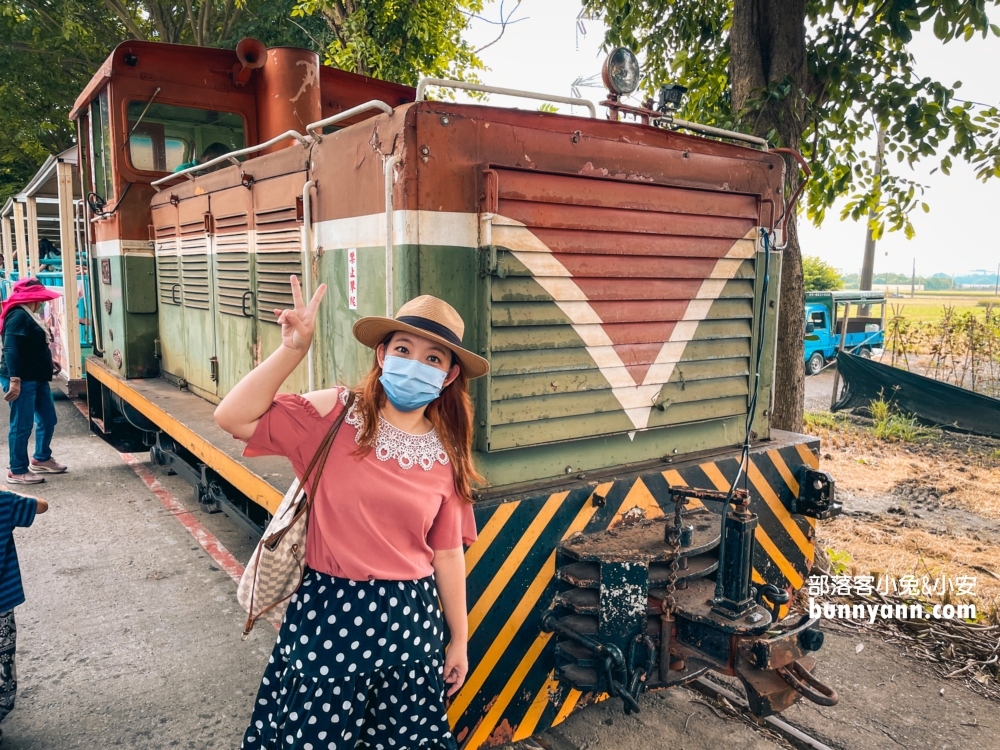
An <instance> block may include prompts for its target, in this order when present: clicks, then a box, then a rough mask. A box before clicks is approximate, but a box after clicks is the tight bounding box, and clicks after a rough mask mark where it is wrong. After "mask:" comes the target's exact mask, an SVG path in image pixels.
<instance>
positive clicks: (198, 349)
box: [177, 195, 218, 400]
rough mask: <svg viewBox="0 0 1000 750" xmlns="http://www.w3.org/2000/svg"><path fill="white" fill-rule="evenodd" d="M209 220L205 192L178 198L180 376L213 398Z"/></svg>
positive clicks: (215, 373)
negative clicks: (181, 325)
mask: <svg viewBox="0 0 1000 750" xmlns="http://www.w3.org/2000/svg"><path fill="white" fill-rule="evenodd" d="M210 223H211V219H210V213H209V197H208V196H207V195H195V196H192V197H190V198H184V199H181V200H180V201H179V202H178V204H177V234H178V242H179V252H180V277H181V278H180V286H181V307H182V308H183V326H184V331H183V338H182V339H181V340H182V341H183V342H184V379H185V380H186V381H187V387H188V389H189V390H190V391H192V392H193V393H197V394H198V395H199V396H202V397H207V398H210V399H212V400H215V398H216V397H217V393H218V389H217V381H218V360H217V359H216V356H215V351H216V346H215V313H214V308H215V295H213V294H212V289H213V288H214V287H215V284H214V279H213V268H212V263H211V262H210V252H211V242H210V234H209V229H210V227H209V225H210Z"/></svg>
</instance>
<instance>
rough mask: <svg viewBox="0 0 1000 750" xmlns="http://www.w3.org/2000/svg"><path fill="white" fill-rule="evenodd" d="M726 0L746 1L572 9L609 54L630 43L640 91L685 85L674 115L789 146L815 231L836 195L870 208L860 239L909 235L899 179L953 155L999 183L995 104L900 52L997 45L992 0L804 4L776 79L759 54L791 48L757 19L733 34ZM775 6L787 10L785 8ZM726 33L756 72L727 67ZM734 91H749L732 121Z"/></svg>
mask: <svg viewBox="0 0 1000 750" xmlns="http://www.w3.org/2000/svg"><path fill="white" fill-rule="evenodd" d="M735 2H746V0H732V1H731V2H730V1H729V0H706V1H705V2H696V1H695V0H632V4H631V7H630V11H631V12H630V13H624V12H623V9H624V6H623V4H622V3H621V2H620V1H619V0H585V3H584V4H585V7H587V8H588V9H589V10H591V11H597V12H601V11H603V12H604V13H605V22H606V23H607V24H608V27H609V30H608V34H607V39H606V41H607V43H608V44H609V45H612V44H620V43H623V42H624V40H629V41H630V42H631V44H630V45H629V46H631V47H632V48H633V49H636V50H640V49H641V50H643V51H644V52H645V60H646V62H645V71H646V75H647V79H646V85H647V86H648V88H649V89H650V90H653V89H655V88H656V87H657V86H658V85H659V84H661V83H664V82H668V81H671V82H677V83H680V84H683V85H685V86H687V87H688V89H689V93H688V96H687V99H686V101H685V105H684V111H683V113H682V115H681V116H682V117H685V118H686V119H690V120H694V121H697V122H702V123H705V124H713V125H718V126H720V127H726V128H731V129H735V130H744V131H750V132H753V133H755V134H757V135H762V136H766V137H767V138H768V139H769V140H772V142H774V143H775V144H776V145H791V146H793V147H797V148H799V150H800V151H801V152H802V154H803V155H804V156H805V157H806V159H807V160H808V161H809V163H810V167H811V168H812V170H813V177H812V179H811V180H810V181H809V183H808V184H807V186H806V191H805V194H804V206H803V209H804V211H805V213H806V215H807V216H808V217H809V218H810V219H811V220H812V221H814V222H816V223H819V222H821V221H822V220H823V218H824V217H825V216H826V211H827V209H828V208H829V207H830V206H831V205H833V203H834V202H835V201H837V200H838V199H840V198H846V199H847V200H846V202H845V207H844V210H843V212H842V215H843V216H845V217H848V216H849V217H852V218H855V219H863V218H866V217H867V216H868V215H869V213H870V212H873V214H874V216H875V220H874V225H873V231H876V232H878V233H881V232H882V231H885V230H889V231H902V232H904V233H905V234H906V235H907V236H912V234H913V226H912V224H911V222H910V220H909V219H908V215H909V213H910V212H911V211H912V210H914V209H915V208H916V207H917V206H918V205H919V206H920V207H921V209H922V210H927V208H926V206H927V204H926V203H924V202H923V201H922V200H921V199H920V196H921V195H922V194H923V186H922V185H919V184H917V183H915V182H914V181H913V180H912V179H911V178H910V177H909V175H910V173H911V171H910V170H911V168H912V167H913V166H915V165H916V164H918V163H920V162H921V161H924V160H927V159H936V160H937V161H938V164H937V166H936V168H939V169H940V170H941V171H942V172H943V173H945V174H949V173H950V171H951V167H952V164H953V160H954V159H962V160H964V161H966V162H968V163H970V164H971V165H973V167H974V168H975V170H976V174H977V176H978V177H979V178H980V179H982V180H986V179H989V178H990V177H993V176H998V175H1000V112H998V108H997V107H992V106H981V105H975V104H972V103H970V102H966V101H963V100H961V99H958V98H956V94H955V92H956V91H957V90H958V89H959V87H960V86H961V82H960V81H956V82H955V83H954V84H952V86H951V87H949V86H947V85H946V84H944V83H942V82H939V81H935V80H932V79H930V78H926V77H920V76H918V75H917V73H916V69H915V66H914V60H913V56H912V55H911V54H910V52H909V50H908V47H907V45H908V44H909V42H910V41H911V40H912V37H913V33H914V32H915V31H918V30H920V29H922V28H925V27H926V26H928V25H929V26H930V27H931V29H932V30H933V34H934V36H935V37H936V38H937V39H939V40H940V41H941V42H942V43H951V44H958V43H959V42H960V40H967V39H971V38H972V36H974V35H975V34H977V33H978V34H981V35H983V36H986V35H988V34H990V33H991V32H992V34H993V35H994V36H1000V26H998V25H996V24H992V23H990V22H989V18H988V16H987V9H990V10H993V9H994V8H995V6H996V5H997V4H998V0H976V2H971V3H970V2H967V1H966V0H878V1H876V0H805V2H806V5H805V23H804V24H803V25H802V28H801V31H800V32H798V33H799V34H801V36H800V37H799V39H804V41H805V56H806V59H805V71H804V72H803V74H801V75H799V74H795V75H788V74H779V75H777V76H775V75H774V74H773V73H771V72H769V66H768V60H767V56H768V55H776V54H778V53H777V52H775V53H772V52H770V51H771V50H779V49H782V48H787V47H789V46H792V47H794V45H795V40H793V39H791V38H790V37H787V36H786V37H779V36H777V31H776V30H775V31H774V33H775V36H774V37H769V36H767V33H768V29H769V28H772V25H769V24H767V23H762V22H759V21H758V22H755V25H754V27H753V28H742V29H740V28H736V29H734V28H733V23H734V18H744V17H749V16H746V15H744V16H734V3H735ZM786 2H787V4H788V7H787V12H789V13H791V12H793V10H794V8H795V7H796V6H795V3H794V2H793V0H786ZM799 7H801V6H799ZM755 12H756V13H760V12H762V11H761V10H760V9H758V10H757V11H755ZM779 12H780V11H779ZM744 13H746V11H744ZM753 17H755V18H756V16H753ZM786 31H787V30H786ZM737 33H739V34H742V35H744V36H741V37H740V38H741V39H743V40H749V43H751V44H754V45H756V46H757V48H758V49H759V50H760V54H761V56H762V59H761V68H760V70H759V71H746V70H740V71H733V70H732V62H731V54H730V42H731V40H732V38H733V35H734V34H737ZM772 67H773V66H772ZM733 75H740V76H743V77H744V79H743V80H734V79H733V78H732V77H731V76H733ZM748 75H760V76H761V78H762V80H763V82H760V81H756V82H755V81H753V80H748V79H747V76H748ZM738 85H742V86H744V87H746V86H748V85H750V86H751V87H752V89H753V91H752V93H751V95H750V96H749V97H747V98H746V102H745V103H744V106H743V107H742V109H740V110H739V111H733V109H732V91H733V89H734V87H736V86H738ZM876 124H877V126H878V127H881V128H884V130H885V134H886V135H885V139H886V144H885V158H884V159H883V164H882V168H883V174H882V177H881V178H878V177H877V176H876V171H877V170H876V169H875V165H876V160H875V137H874V136H875V132H876Z"/></svg>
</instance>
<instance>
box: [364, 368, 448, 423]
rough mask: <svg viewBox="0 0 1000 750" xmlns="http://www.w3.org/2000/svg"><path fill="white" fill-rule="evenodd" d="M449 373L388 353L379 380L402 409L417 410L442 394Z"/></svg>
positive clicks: (393, 402)
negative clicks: (442, 387)
mask: <svg viewBox="0 0 1000 750" xmlns="http://www.w3.org/2000/svg"><path fill="white" fill-rule="evenodd" d="M447 375H448V373H446V372H445V371H444V370H439V369H438V368H436V367H431V366H430V365H425V364H424V363H423V362H417V360H415V359H405V358H403V357H392V356H387V357H386V358H385V364H384V365H382V377H380V378H379V381H380V382H381V383H382V387H383V388H384V389H385V395H386V397H387V398H388V399H389V401H390V402H391V403H392V405H393V406H395V407H396V408H397V409H399V410H400V411H416V410H417V409H419V408H420V407H422V406H427V404H429V403H430V402H431V401H433V400H434V399H436V398H437V397H438V396H439V395H440V393H441V386H443V385H444V379H445V377H446V376H447Z"/></svg>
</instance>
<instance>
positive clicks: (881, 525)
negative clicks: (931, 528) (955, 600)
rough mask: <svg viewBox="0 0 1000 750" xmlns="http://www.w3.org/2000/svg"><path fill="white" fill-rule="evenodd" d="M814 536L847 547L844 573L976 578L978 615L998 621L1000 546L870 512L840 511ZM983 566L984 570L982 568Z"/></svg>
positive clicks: (832, 545) (828, 544) (891, 577)
mask: <svg viewBox="0 0 1000 750" xmlns="http://www.w3.org/2000/svg"><path fill="white" fill-rule="evenodd" d="M818 528H819V541H820V544H822V545H823V546H824V547H826V548H830V549H834V550H837V551H843V552H847V553H848V554H849V555H850V558H851V559H850V562H848V563H847V573H848V574H849V575H876V576H878V577H879V578H882V577H883V576H888V577H889V580H890V581H897V580H899V578H900V577H902V576H904V575H914V576H916V577H917V580H923V578H924V576H927V577H928V580H929V581H931V582H934V581H937V580H939V579H941V578H946V579H950V580H951V581H954V580H955V579H956V578H957V577H958V576H973V577H975V578H976V587H975V591H976V597H975V598H974V599H969V601H971V602H973V603H975V604H976V608H977V610H978V611H979V613H980V615H981V616H982V617H983V618H984V619H985V620H987V621H989V622H996V621H997V613H998V611H1000V580H998V579H997V578H995V577H993V575H991V573H992V574H1000V547H998V546H997V545H995V544H990V543H983V542H980V541H976V540H974V539H965V538H962V537H959V536H955V535H943V534H932V533H929V532H928V531H927V530H925V529H921V528H913V527H909V526H908V522H906V521H902V520H894V519H892V520H890V519H878V520H875V519H872V518H870V517H866V516H863V517H857V516H841V517H840V518H837V519H834V520H833V521H827V522H825V523H823V524H820V525H819V526H818ZM987 571H988V572H987Z"/></svg>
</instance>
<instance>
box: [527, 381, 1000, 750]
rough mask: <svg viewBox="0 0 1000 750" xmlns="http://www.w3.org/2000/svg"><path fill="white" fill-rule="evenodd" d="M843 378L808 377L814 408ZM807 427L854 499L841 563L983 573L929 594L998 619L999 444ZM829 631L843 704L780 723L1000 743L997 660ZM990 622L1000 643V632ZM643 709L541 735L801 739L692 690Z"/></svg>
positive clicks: (614, 705)
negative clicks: (964, 584)
mask: <svg viewBox="0 0 1000 750" xmlns="http://www.w3.org/2000/svg"><path fill="white" fill-rule="evenodd" d="M832 388H833V371H832V368H831V369H830V370H826V371H824V372H823V373H821V374H820V375H818V376H814V377H811V378H808V379H807V381H806V411H807V412H824V411H828V410H829V406H830V396H831V391H832ZM808 431H809V432H811V433H813V434H816V435H817V436H819V437H820V439H821V458H822V460H821V465H822V468H824V469H825V470H827V471H829V472H830V473H831V474H832V475H833V476H834V477H835V478H836V481H837V493H838V496H839V498H840V499H841V501H842V502H843V504H844V514H843V515H842V516H840V517H839V518H837V519H834V520H831V521H825V522H821V523H820V524H819V525H818V530H819V541H820V544H821V546H822V547H823V548H824V549H828V550H829V551H830V557H831V558H832V561H833V565H834V568H835V569H836V572H840V573H841V574H845V575H850V576H856V575H873V576H876V577H878V578H879V579H880V580H881V579H884V580H887V581H898V580H899V579H900V578H901V577H903V576H907V575H912V576H915V577H916V579H917V580H921V581H923V580H924V579H925V577H926V580H927V581H930V582H934V581H942V582H943V581H945V580H950V581H952V582H953V581H954V579H956V578H958V577H960V576H966V577H973V576H974V577H975V594H976V596H975V598H969V597H965V598H964V599H962V598H956V597H955V596H954V594H946V595H945V597H944V598H941V596H940V595H938V594H931V595H930V598H931V600H932V601H940V602H952V603H954V602H957V601H963V600H964V601H971V602H974V603H975V604H976V605H977V608H978V611H979V615H980V623H983V624H984V625H986V624H997V622H998V604H1000V545H998V544H997V540H998V539H1000V498H998V497H997V493H996V485H997V483H998V480H1000V441H997V440H990V439H984V438H977V437H972V436H966V435H959V434H954V433H935V434H933V435H931V436H929V437H928V438H926V439H924V440H922V441H918V442H915V443H887V442H884V441H881V440H879V439H877V438H875V437H874V436H873V435H872V434H871V430H870V421H866V420H865V419H864V418H858V417H848V416H844V415H822V416H814V417H812V418H811V419H810V427H809V428H808ZM823 628H824V631H825V633H826V642H825V644H824V646H823V649H822V650H821V651H820V652H819V654H818V659H819V666H818V667H817V670H818V671H817V674H818V675H819V676H820V678H821V679H823V680H824V681H825V682H827V683H828V684H830V685H832V686H833V687H834V688H835V689H836V690H837V692H838V694H839V695H840V702H839V704H838V705H836V706H834V707H831V708H825V707H818V706H816V705H814V704H811V703H806V702H802V703H799V704H796V705H795V706H793V707H792V708H790V709H788V710H787V711H785V712H784V713H783V714H782V719H784V720H785V721H787V722H788V723H790V724H791V725H793V726H795V727H797V728H799V729H800V730H802V731H803V732H805V733H807V734H809V735H812V736H813V737H815V738H816V739H818V740H820V741H821V742H824V743H826V744H827V745H829V746H830V747H832V748H837V749H838V750H868V749H869V748H870V749H871V750H875V749H881V748H891V747H906V748H928V749H930V748H935V749H938V750H943V749H946V748H953V749H956V750H957V749H959V748H968V747H983V748H994V747H1000V718H998V717H1000V712H998V710H997V709H998V705H997V700H996V699H994V698H990V697H988V694H990V693H992V694H993V695H994V696H996V695H1000V683H998V682H997V679H996V676H997V671H995V670H996V666H995V665H994V666H993V667H987V668H985V669H975V670H971V671H966V672H965V673H962V674H958V675H954V676H953V677H951V678H948V677H947V675H948V674H949V673H951V672H954V671H955V669H954V667H955V666H956V664H957V666H958V667H959V669H960V668H961V666H962V661H961V660H959V661H957V662H956V661H955V659H956V658H957V657H956V656H955V654H954V648H955V644H954V643H952V644H948V642H947V641H944V643H945V644H948V645H945V646H942V645H941V644H942V642H940V641H935V640H934V638H930V637H925V636H921V637H919V638H918V637H912V636H913V633H912V632H909V631H907V632H902V633H901V632H899V631H895V630H893V629H891V628H886V627H884V626H883V627H878V628H871V627H862V626H857V625H847V624H840V623H837V622H836V621H824V624H823ZM982 632H983V633H984V634H985V635H984V636H983V637H984V638H985V639H986V640H989V639H993V643H994V645H995V648H996V650H997V651H998V652H1000V637H998V635H997V633H995V632H991V631H982ZM925 635H926V634H925ZM925 644H926V645H925ZM928 655H929V657H930V658H928ZM937 658H940V659H942V660H943V662H944V663H936V662H935V661H934V659H937ZM991 670H992V671H991ZM642 706H643V711H642V713H640V714H639V715H638V716H628V717H627V716H625V715H624V714H623V712H622V710H621V706H620V701H613V700H612V701H607V702H605V703H602V704H598V705H595V706H591V707H589V708H587V709H584V710H582V711H579V712H577V713H575V714H573V715H572V716H570V718H569V719H568V720H567V721H566V722H564V723H563V724H562V725H560V726H558V727H556V728H554V729H552V730H550V731H548V732H546V733H545V734H544V735H541V736H540V737H539V738H538V742H539V744H541V745H542V746H544V747H546V748H548V749H549V750H595V749H596V748H601V747H605V748H614V750H653V749H655V748H663V750H667V749H668V748H669V749H670V750H678V749H684V748H686V749H687V750H701V749H702V748H705V749H708V748H711V749H712V750H714V748H716V747H720V746H724V747H727V748H747V749H753V750H763V749H764V748H786V747H790V745H789V744H788V743H787V742H786V741H785V740H784V739H782V738H780V737H777V736H775V735H773V734H772V733H770V732H769V731H767V730H766V729H763V728H760V727H758V726H755V725H754V724H753V723H752V722H750V721H748V720H746V719H744V718H742V717H737V716H734V715H733V714H732V713H731V712H729V711H727V709H726V707H725V706H718V705H715V704H713V703H712V702H711V701H709V700H708V699H707V698H705V697H704V696H702V695H700V694H698V693H695V692H693V691H689V690H686V689H679V690H673V691H667V692H665V693H659V694H648V695H645V696H643V698H642ZM524 747H527V746H524ZM534 747H537V745H535V746H534Z"/></svg>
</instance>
